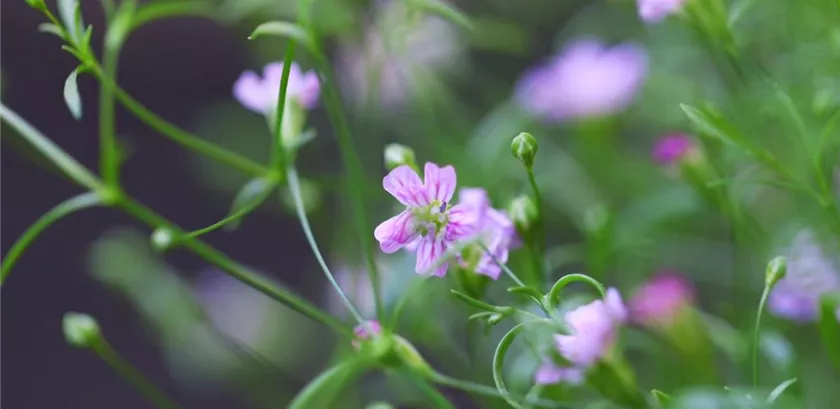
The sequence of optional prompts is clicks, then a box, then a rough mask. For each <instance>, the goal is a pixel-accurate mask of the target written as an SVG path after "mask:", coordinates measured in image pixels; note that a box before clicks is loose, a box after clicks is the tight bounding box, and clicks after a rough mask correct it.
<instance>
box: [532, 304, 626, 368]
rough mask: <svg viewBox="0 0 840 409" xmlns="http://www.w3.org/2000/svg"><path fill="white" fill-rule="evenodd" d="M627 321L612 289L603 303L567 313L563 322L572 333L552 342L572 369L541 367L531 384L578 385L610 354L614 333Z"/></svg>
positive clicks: (552, 365)
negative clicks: (586, 374) (587, 373)
mask: <svg viewBox="0 0 840 409" xmlns="http://www.w3.org/2000/svg"><path fill="white" fill-rule="evenodd" d="M627 317H628V312H627V307H625V305H624V303H623V302H622V300H621V295H620V294H619V293H618V290H616V289H615V288H610V289H608V290H607V294H606V297H604V299H603V300H601V299H599V300H595V301H592V302H591V303H589V304H585V305H582V306H580V307H577V308H575V309H573V310H571V311H569V312H567V313H566V314H565V316H564V318H563V319H564V321H565V322H566V324H568V326H569V327H571V329H572V331H573V333H572V334H570V335H555V336H554V341H555V343H556V347H557V351H558V352H559V353H560V355H561V356H562V357H563V358H564V359H565V360H567V361H568V362H569V363H571V365H572V366H571V367H565V368H560V367H557V366H556V365H555V364H554V363H551V362H546V363H543V365H542V366H541V367H540V368H539V369H538V370H537V373H536V376H535V381H536V382H537V383H540V384H546V383H554V382H568V383H579V382H580V381H581V380H582V379H583V374H584V373H585V372H586V370H587V369H588V368H589V367H590V366H592V365H593V364H595V363H596V362H598V361H599V360H601V359H602V358H604V357H605V356H606V355H607V354H609V352H610V351H611V350H612V348H613V345H615V339H616V335H617V333H618V329H619V327H620V326H621V325H622V324H624V323H625V322H627Z"/></svg>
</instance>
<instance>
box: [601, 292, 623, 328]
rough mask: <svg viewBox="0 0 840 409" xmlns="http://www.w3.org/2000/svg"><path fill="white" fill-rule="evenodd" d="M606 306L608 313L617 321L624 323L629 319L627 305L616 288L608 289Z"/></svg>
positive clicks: (605, 300)
mask: <svg viewBox="0 0 840 409" xmlns="http://www.w3.org/2000/svg"><path fill="white" fill-rule="evenodd" d="M604 306H605V307H606V310H607V313H608V314H609V315H610V317H611V318H612V319H614V320H615V321H616V322H620V323H623V322H625V321H627V315H628V314H627V307H626V306H625V305H624V302H623V301H622V300H621V294H619V293H618V290H616V289H615V288H609V289H607V296H606V297H605V298H604Z"/></svg>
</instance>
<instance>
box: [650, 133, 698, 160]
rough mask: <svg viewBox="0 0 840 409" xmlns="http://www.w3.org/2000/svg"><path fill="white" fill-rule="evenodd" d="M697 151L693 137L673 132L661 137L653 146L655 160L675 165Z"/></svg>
mask: <svg viewBox="0 0 840 409" xmlns="http://www.w3.org/2000/svg"><path fill="white" fill-rule="evenodd" d="M695 151H696V147H695V145H694V141H693V140H692V139H691V137H689V136H687V135H683V134H671V135H666V136H663V137H661V138H659V140H658V141H656V145H655V146H654V147H653V152H652V156H653V160H654V161H656V162H657V163H659V164H660V165H673V164H675V163H678V162H680V161H681V160H683V158H685V157H687V156H689V155H691V154H692V153H694V152H695Z"/></svg>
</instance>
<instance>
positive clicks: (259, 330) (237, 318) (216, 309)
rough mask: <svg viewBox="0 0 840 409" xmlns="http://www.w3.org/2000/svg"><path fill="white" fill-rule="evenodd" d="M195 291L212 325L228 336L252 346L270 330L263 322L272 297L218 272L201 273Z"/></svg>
mask: <svg viewBox="0 0 840 409" xmlns="http://www.w3.org/2000/svg"><path fill="white" fill-rule="evenodd" d="M195 294H196V296H197V298H198V300H199V301H200V302H201V305H202V306H203V307H204V308H205V310H206V311H207V315H208V317H209V318H210V321H211V322H212V323H213V326H215V327H216V328H218V329H219V331H221V332H223V333H224V334H226V335H227V336H229V337H231V338H234V339H236V340H238V341H240V342H242V343H244V344H246V345H249V346H251V347H256V345H257V343H258V342H259V341H260V340H261V339H262V338H263V335H265V331H271V330H272V329H271V328H270V327H268V326H267V325H266V324H267V322H269V319H268V318H269V315H270V314H271V312H272V309H273V308H274V307H275V305H276V304H275V303H274V302H273V300H272V299H270V298H268V297H266V296H265V295H263V294H261V293H260V292H258V291H256V290H254V289H253V288H250V287H248V286H247V285H245V284H243V283H241V282H239V281H237V280H236V279H234V278H231V277H230V276H228V275H226V274H224V273H222V272H220V271H217V270H213V269H211V270H208V271H206V272H203V273H201V274H200V275H199V276H198V280H197V281H196V286H195Z"/></svg>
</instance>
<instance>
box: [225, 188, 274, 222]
mask: <svg viewBox="0 0 840 409" xmlns="http://www.w3.org/2000/svg"><path fill="white" fill-rule="evenodd" d="M276 186H277V182H276V181H275V180H274V179H272V178H269V177H258V178H254V179H252V180H251V181H250V182H248V183H246V184H245V186H242V189H240V190H239V193H237V194H236V197H235V198H234V199H233V204H231V206H230V211H229V212H228V215H227V217H226V219H231V218H233V219H234V220H230V221H229V222H228V223H227V224H226V226H225V230H228V231H231V230H235V229H236V228H238V227H239V225H240V223H241V221H242V217H243V216H245V214H247V213H250V212H251V211H252V210H254V209H255V208H256V207H257V206H259V205H260V204H261V203H262V202H263V201H264V200H265V199H266V198H267V197H268V195H270V194H271V192H272V191H273V190H274V188H275V187H276Z"/></svg>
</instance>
